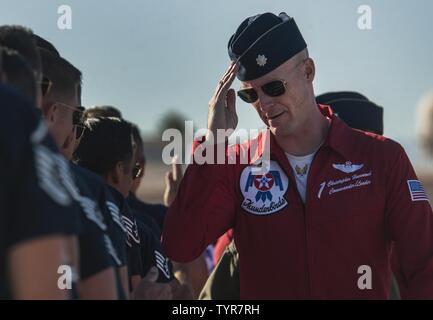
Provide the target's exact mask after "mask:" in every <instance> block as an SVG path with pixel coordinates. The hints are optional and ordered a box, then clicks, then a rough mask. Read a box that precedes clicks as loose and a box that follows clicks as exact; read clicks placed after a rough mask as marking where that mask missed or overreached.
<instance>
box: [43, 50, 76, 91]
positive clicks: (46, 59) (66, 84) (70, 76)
mask: <svg viewBox="0 0 433 320" xmlns="http://www.w3.org/2000/svg"><path fill="white" fill-rule="evenodd" d="M39 52H40V55H41V60H42V70H43V74H44V76H45V77H47V78H48V79H49V80H50V81H51V82H52V87H51V89H50V91H49V92H48V95H55V96H58V95H61V96H64V95H66V96H68V97H70V96H72V95H75V94H77V92H76V91H75V89H76V85H78V86H81V80H82V73H81V71H80V70H78V69H77V68H76V67H74V66H73V65H72V64H71V63H70V62H69V61H67V60H66V59H64V58H62V57H60V56H57V55H55V54H53V53H52V52H51V51H48V50H46V49H44V48H39Z"/></svg>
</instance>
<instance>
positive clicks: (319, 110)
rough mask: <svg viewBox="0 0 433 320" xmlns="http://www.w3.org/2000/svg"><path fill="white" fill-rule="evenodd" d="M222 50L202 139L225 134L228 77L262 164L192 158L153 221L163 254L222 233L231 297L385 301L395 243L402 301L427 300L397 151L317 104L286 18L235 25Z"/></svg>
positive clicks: (429, 235)
mask: <svg viewBox="0 0 433 320" xmlns="http://www.w3.org/2000/svg"><path fill="white" fill-rule="evenodd" d="M228 47H229V56H230V58H231V59H232V61H233V63H232V64H231V65H230V67H229V69H228V71H227V72H226V74H225V75H224V76H223V78H222V79H221V81H220V82H219V85H218V87H217V90H216V92H215V94H214V96H213V97H212V99H211V101H210V104H209V115H208V129H209V132H210V133H212V134H214V135H216V132H217V129H234V128H236V125H237V115H236V109H235V91H234V90H233V89H230V86H231V84H232V82H233V80H234V77H235V76H237V77H238V79H239V80H240V81H241V90H239V91H238V96H239V97H240V98H242V99H243V100H244V101H247V102H249V103H251V104H252V105H253V107H254V108H255V109H256V111H257V112H258V114H259V116H260V117H261V119H262V120H263V122H264V123H265V124H266V125H267V127H268V130H267V132H265V133H264V134H262V135H260V136H259V137H258V139H259V140H260V141H261V140H263V139H264V140H265V141H269V143H270V169H269V171H268V172H267V173H265V174H257V172H256V171H254V170H253V169H254V167H255V166H257V163H258V162H260V157H259V156H254V157H252V158H251V159H250V160H251V161H250V162H249V164H242V163H240V162H239V161H238V162H237V163H236V164H210V163H205V164H199V163H197V162H193V163H192V164H191V165H190V166H189V167H188V169H187V171H186V173H185V176H184V178H183V181H182V183H181V185H180V189H179V192H178V194H177V197H176V199H175V201H174V203H173V204H172V205H171V207H170V209H169V211H168V214H167V217H166V221H165V224H164V231H163V246H164V249H165V250H166V253H167V255H168V256H169V257H170V258H171V259H173V260H174V261H178V262H187V261H191V260H193V259H195V258H196V257H198V256H199V255H200V254H201V253H202V252H203V250H204V249H205V248H206V246H207V245H208V244H209V243H213V242H214V241H215V240H216V239H217V238H218V237H219V236H221V235H222V234H223V233H224V232H225V231H226V230H228V229H229V228H233V229H234V235H235V237H234V239H235V243H236V247H237V249H238V251H239V265H240V290H241V298H242V299H385V298H387V297H388V291H389V287H390V263H389V255H390V250H391V247H392V245H393V244H394V249H393V250H396V251H397V254H398V257H399V260H400V264H401V272H402V278H403V279H404V283H405V285H406V288H405V290H407V295H406V297H407V298H433V213H432V210H431V207H430V204H429V201H428V198H427V196H426V194H425V192H424V189H423V187H422V184H421V183H420V182H419V181H418V178H417V177H416V174H415V172H414V170H413V168H412V166H411V164H410V162H409V159H408V157H407V156H406V153H405V152H404V150H403V148H402V147H401V146H400V145H399V144H398V143H396V142H394V141H392V140H390V139H387V138H384V137H382V136H378V135H375V134H371V133H366V132H362V131H357V130H355V129H351V128H349V127H348V126H347V125H346V124H344V123H343V122H342V121H341V120H340V119H338V117H336V116H335V115H333V114H332V111H331V110H330V108H329V107H327V106H321V105H319V106H318V105H317V104H316V102H315V95H314V90H313V84H312V83H313V80H314V76H315V65H314V62H313V60H312V59H311V58H310V57H309V56H308V50H307V45H306V43H305V41H304V39H303V37H302V35H301V33H300V31H299V29H298V27H297V25H296V23H295V21H294V19H293V18H291V17H289V16H287V15H286V14H285V13H281V14H280V15H278V16H276V15H274V14H271V13H265V14H262V15H257V16H254V17H250V18H248V19H246V20H245V21H244V22H243V23H242V24H241V25H240V26H239V28H238V29H237V31H236V33H235V34H234V35H233V36H232V37H231V39H230V41H229V46H228ZM210 137H211V134H209V135H208V136H207V140H209V138H210ZM267 138H268V139H267ZM252 144H253V142H252V141H249V142H247V143H245V144H242V145H235V146H232V147H228V148H227V149H226V153H227V156H233V155H236V156H239V155H240V154H241V153H242V151H243V150H248V148H250V146H251V145H252ZM216 149H217V148H216ZM204 150H206V143H205V144H201V145H196V151H195V155H197V154H199V153H201V152H203V151H204ZM259 155H260V154H259Z"/></svg>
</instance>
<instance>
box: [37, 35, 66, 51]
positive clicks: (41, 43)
mask: <svg viewBox="0 0 433 320" xmlns="http://www.w3.org/2000/svg"><path fill="white" fill-rule="evenodd" d="M33 38H34V39H35V42H36V46H37V47H38V48H42V49H45V50H48V51H49V52H51V53H52V54H53V55H55V56H57V57H60V53H59V51H57V49H56V47H55V46H54V45H53V44H52V43H51V42H49V41H48V40H46V39H44V38H42V37H41V36H39V35H37V34H33Z"/></svg>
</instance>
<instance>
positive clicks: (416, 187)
mask: <svg viewBox="0 0 433 320" xmlns="http://www.w3.org/2000/svg"><path fill="white" fill-rule="evenodd" d="M407 185H408V187H409V192H410V196H411V198H412V201H429V200H428V197H427V194H426V193H425V191H424V187H423V186H422V184H421V182H420V181H418V180H407Z"/></svg>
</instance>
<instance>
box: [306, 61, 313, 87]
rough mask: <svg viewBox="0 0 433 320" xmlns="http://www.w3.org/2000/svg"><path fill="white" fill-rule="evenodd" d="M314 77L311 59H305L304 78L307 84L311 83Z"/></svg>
mask: <svg viewBox="0 0 433 320" xmlns="http://www.w3.org/2000/svg"><path fill="white" fill-rule="evenodd" d="M315 75H316V66H315V64H314V61H313V59H311V58H307V59H306V60H305V76H306V80H307V81H308V82H310V83H311V82H313V80H314V76H315Z"/></svg>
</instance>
